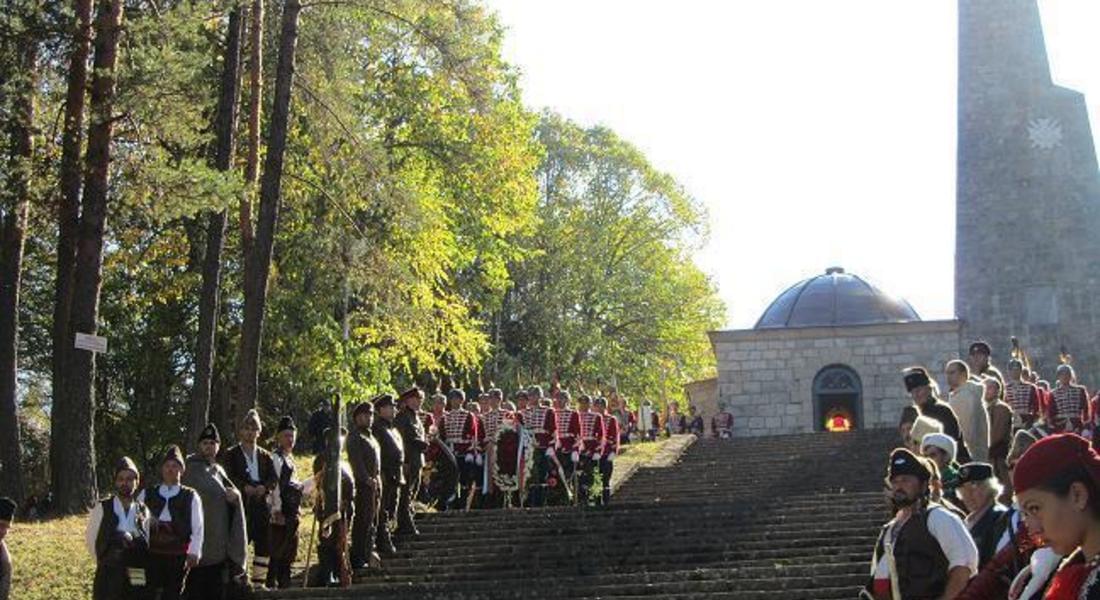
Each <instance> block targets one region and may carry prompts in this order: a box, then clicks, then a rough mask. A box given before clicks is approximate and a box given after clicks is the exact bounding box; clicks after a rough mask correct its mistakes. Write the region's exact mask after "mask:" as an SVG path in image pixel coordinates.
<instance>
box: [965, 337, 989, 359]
mask: <svg viewBox="0 0 1100 600" xmlns="http://www.w3.org/2000/svg"><path fill="white" fill-rule="evenodd" d="M967 352H968V353H969V354H977V353H981V354H984V355H986V356H990V355H992V354H993V349H992V348H990V347H989V343H988V342H986V341H985V340H977V341H973V342H970V349H969V350H968V351H967Z"/></svg>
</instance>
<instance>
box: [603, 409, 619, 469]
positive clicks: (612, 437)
mask: <svg viewBox="0 0 1100 600" xmlns="http://www.w3.org/2000/svg"><path fill="white" fill-rule="evenodd" d="M602 416H603V431H604V445H603V455H604V457H606V458H608V459H612V458H615V455H616V454H618V453H619V420H618V419H616V418H615V415H611V414H607V415H602Z"/></svg>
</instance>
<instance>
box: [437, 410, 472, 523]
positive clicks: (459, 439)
mask: <svg viewBox="0 0 1100 600" xmlns="http://www.w3.org/2000/svg"><path fill="white" fill-rule="evenodd" d="M447 400H448V402H449V403H450V404H451V406H452V409H451V410H450V411H449V412H448V413H447V414H445V415H443V427H442V430H441V431H440V434H441V435H440V437H441V439H442V440H443V442H444V443H446V444H447V447H448V448H450V449H451V453H452V454H454V457H455V460H456V461H458V474H459V476H458V484H459V488H460V489H461V492H460V493H459V494H458V496H456V497H455V502H454V506H452V508H463V507H465V506H467V505H468V503H469V502H471V501H472V500H473V497H472V494H474V493H476V492H477V487H478V485H479V483H480V479H481V463H480V461H479V455H478V451H477V450H478V448H477V443H478V429H477V417H476V416H474V414H473V413H471V412H470V411H468V410H466V408H465V400H466V394H465V393H464V392H463V391H462V390H460V389H453V390H451V391H450V392H448V393H447Z"/></svg>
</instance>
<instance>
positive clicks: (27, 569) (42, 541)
mask: <svg viewBox="0 0 1100 600" xmlns="http://www.w3.org/2000/svg"><path fill="white" fill-rule="evenodd" d="M665 442H667V440H665V439H661V440H658V441H656V442H635V443H632V444H628V445H624V446H622V452H621V454H620V456H619V457H617V458H616V459H615V460H616V471H617V472H626V470H627V469H626V467H627V466H628V465H631V464H634V463H637V464H645V463H647V462H649V461H650V460H652V459H653V457H655V456H656V455H657V453H658V452H659V451H660V450H661V448H663V447H664V444H665ZM295 458H296V464H297V465H298V467H299V469H302V468H303V467H305V468H309V467H311V466H312V464H313V463H312V457H305V456H295ZM307 465H309V467H307ZM86 523H87V517H84V516H75V517H65V518H63V519H54V520H51V521H42V522H36V523H21V522H18V521H17V522H15V523H14V524H13V525H12V528H11V531H9V532H8V535H7V538H6V539H7V544H8V549H9V551H10V552H11V555H12V561H13V563H14V573H13V581H12V591H13V595H12V597H13V598H18V600H58V599H64V600H88V599H90V598H91V596H92V577H93V576H94V574H95V561H94V560H93V559H92V557H91V555H90V554H88V550H87V549H86V548H85V547H84V527H85V524H86ZM312 526H313V512H312V510H310V509H307V508H304V507H303V509H302V520H301V524H300V525H299V528H298V535H299V538H298V539H299V544H298V563H299V565H298V566H302V565H304V564H305V559H306V550H307V548H308V547H309V534H310V528H311V527H312ZM316 561H317V557H316V550H314V554H313V557H312V562H314V563H316ZM296 571H297V570H296Z"/></svg>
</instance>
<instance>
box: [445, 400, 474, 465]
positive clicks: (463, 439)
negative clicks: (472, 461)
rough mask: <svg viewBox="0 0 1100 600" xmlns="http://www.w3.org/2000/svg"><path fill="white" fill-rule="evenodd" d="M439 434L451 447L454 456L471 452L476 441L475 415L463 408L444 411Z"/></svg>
mask: <svg viewBox="0 0 1100 600" xmlns="http://www.w3.org/2000/svg"><path fill="white" fill-rule="evenodd" d="M440 436H441V437H442V439H443V441H444V442H446V443H447V445H448V446H450V447H451V451H452V452H454V455H455V458H458V457H459V456H462V455H464V454H473V453H474V452H475V451H476V450H477V442H478V433H477V417H476V416H475V415H474V414H473V413H471V412H470V411H468V410H466V409H464V408H459V409H456V410H452V411H450V412H447V413H445V414H444V415H443V428H442V431H440Z"/></svg>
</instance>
